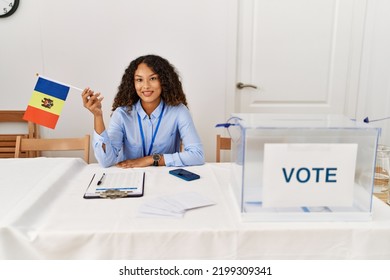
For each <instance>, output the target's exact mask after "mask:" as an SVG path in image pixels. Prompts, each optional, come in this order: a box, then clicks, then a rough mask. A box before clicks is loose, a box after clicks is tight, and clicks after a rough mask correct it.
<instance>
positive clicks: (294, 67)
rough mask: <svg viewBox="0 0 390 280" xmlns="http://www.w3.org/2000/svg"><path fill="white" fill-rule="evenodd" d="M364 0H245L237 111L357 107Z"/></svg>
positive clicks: (351, 110)
mask: <svg viewBox="0 0 390 280" xmlns="http://www.w3.org/2000/svg"><path fill="white" fill-rule="evenodd" d="M364 8H365V1H354V0H343V1H337V0H333V1H330V0H276V1H271V0H247V1H239V16H238V21H239V22H238V39H237V40H238V46H237V51H238V54H237V57H238V60H237V77H236V82H237V85H238V86H237V88H236V93H235V94H236V96H235V100H236V105H235V111H238V112H243V113H324V114H327V113H340V114H346V115H352V116H353V115H354V114H355V110H356V99H357V90H356V88H357V85H358V79H359V67H360V57H361V45H362V39H363V30H364V28H363V27H364Z"/></svg>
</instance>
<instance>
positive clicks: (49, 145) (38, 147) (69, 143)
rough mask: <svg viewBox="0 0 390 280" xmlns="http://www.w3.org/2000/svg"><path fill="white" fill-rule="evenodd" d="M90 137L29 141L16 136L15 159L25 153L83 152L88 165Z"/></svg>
mask: <svg viewBox="0 0 390 280" xmlns="http://www.w3.org/2000/svg"><path fill="white" fill-rule="evenodd" d="M89 142H90V136H89V135H85V136H84V137H81V138H57V139H53V138H52V139H48V138H46V139H45V138H41V139H29V138H25V137H22V136H18V137H17V139H16V149H15V157H16V158H18V157H20V154H21V152H27V151H41V152H43V151H78V150H80V151H84V160H85V162H87V163H89V145H90V143H89Z"/></svg>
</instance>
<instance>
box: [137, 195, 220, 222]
mask: <svg viewBox="0 0 390 280" xmlns="http://www.w3.org/2000/svg"><path fill="white" fill-rule="evenodd" d="M214 204H215V202H213V201H211V200H209V199H208V198H205V197H204V196H202V195H201V194H199V193H195V192H189V193H179V194H174V195H166V196H162V197H158V198H155V199H153V200H150V201H148V202H146V203H144V204H142V205H141V206H140V208H139V209H138V210H139V216H141V217H145V216H155V217H156V216H165V217H177V218H181V217H183V216H184V214H185V212H186V211H187V210H190V209H194V208H200V207H205V206H210V205H214Z"/></svg>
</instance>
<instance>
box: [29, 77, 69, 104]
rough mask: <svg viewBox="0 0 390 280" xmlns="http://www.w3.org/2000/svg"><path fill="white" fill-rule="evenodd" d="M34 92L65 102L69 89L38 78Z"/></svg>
mask: <svg viewBox="0 0 390 280" xmlns="http://www.w3.org/2000/svg"><path fill="white" fill-rule="evenodd" d="M34 90H35V91H39V92H42V93H45V94H48V95H51V96H54V97H57V98H59V99H62V100H66V97H67V96H68V92H69V87H67V86H64V85H61V84H58V83H56V82H52V81H49V80H46V79H44V78H41V77H39V78H38V81H37V84H36V85H35V88H34Z"/></svg>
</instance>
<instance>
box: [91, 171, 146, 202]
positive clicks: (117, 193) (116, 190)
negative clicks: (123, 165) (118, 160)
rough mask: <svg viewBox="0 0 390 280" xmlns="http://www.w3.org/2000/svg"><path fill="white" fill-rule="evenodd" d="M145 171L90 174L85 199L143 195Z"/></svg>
mask: <svg viewBox="0 0 390 280" xmlns="http://www.w3.org/2000/svg"><path fill="white" fill-rule="evenodd" d="M144 184H145V172H143V171H142V172H141V171H135V172H100V173H95V174H93V176H92V179H91V181H90V182H89V185H88V187H87V190H86V191H85V193H84V196H83V197H84V198H85V199H93V198H110V199H116V198H125V197H141V196H143V195H144Z"/></svg>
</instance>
